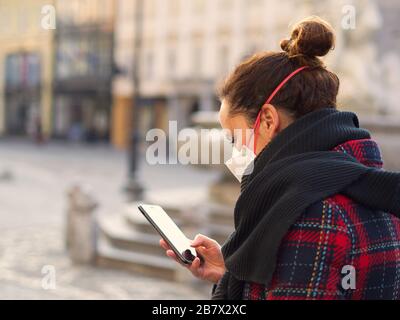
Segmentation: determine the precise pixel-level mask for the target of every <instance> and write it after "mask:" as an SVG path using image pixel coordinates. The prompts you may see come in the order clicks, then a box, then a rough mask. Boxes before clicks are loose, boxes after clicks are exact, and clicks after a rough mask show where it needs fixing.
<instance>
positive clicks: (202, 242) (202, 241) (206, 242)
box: [192, 234, 214, 247]
mask: <svg viewBox="0 0 400 320" xmlns="http://www.w3.org/2000/svg"><path fill="white" fill-rule="evenodd" d="M213 244H214V241H213V240H212V239H210V238H208V237H206V236H204V235H202V234H198V235H197V236H196V237H195V238H194V240H193V241H192V247H198V246H203V247H210V246H211V245H213Z"/></svg>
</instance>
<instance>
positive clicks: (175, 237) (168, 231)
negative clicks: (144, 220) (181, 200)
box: [141, 205, 197, 257]
mask: <svg viewBox="0 0 400 320" xmlns="http://www.w3.org/2000/svg"><path fill="white" fill-rule="evenodd" d="M141 207H142V208H143V210H144V211H145V212H146V213H147V215H148V216H149V217H150V219H151V220H152V221H153V223H154V224H155V225H157V227H158V228H159V229H160V230H161V232H162V233H163V234H164V235H165V237H166V238H167V239H168V240H169V241H170V242H171V243H172V244H173V245H174V247H175V248H176V249H177V250H178V251H179V252H180V253H181V254H182V255H183V256H186V253H185V252H187V250H189V251H190V252H191V254H192V255H193V256H195V257H196V256H197V255H196V250H195V249H194V248H192V247H191V246H190V240H189V239H188V238H187V237H186V236H185V235H184V234H183V232H182V231H181V230H180V229H179V228H178V226H177V225H176V224H175V222H174V221H173V220H172V219H171V218H170V217H169V216H168V214H167V213H166V212H165V211H164V209H163V208H161V207H160V206H156V205H142V206H141Z"/></svg>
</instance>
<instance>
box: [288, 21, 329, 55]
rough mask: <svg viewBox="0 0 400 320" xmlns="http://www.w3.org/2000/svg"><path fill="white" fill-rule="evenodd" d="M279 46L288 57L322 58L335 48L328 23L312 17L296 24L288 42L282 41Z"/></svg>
mask: <svg viewBox="0 0 400 320" xmlns="http://www.w3.org/2000/svg"><path fill="white" fill-rule="evenodd" d="M280 45H281V48H282V50H284V51H286V52H287V53H288V54H289V56H290V57H291V56H296V55H305V56H308V57H310V58H315V57H322V56H325V55H326V54H327V53H328V52H329V51H330V50H331V49H333V48H334V47H335V32H334V30H333V28H332V26H331V25H330V24H329V23H328V22H326V21H325V20H322V19H321V18H319V17H315V16H313V17H309V18H306V19H304V20H302V21H300V22H299V23H297V24H296V25H295V26H294V27H293V31H292V34H291V37H290V40H282V41H281V44H280Z"/></svg>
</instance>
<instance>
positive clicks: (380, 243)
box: [243, 139, 400, 300]
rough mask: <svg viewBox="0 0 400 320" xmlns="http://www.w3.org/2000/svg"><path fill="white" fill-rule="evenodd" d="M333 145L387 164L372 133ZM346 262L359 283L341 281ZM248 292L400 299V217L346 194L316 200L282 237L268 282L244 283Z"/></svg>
mask: <svg viewBox="0 0 400 320" xmlns="http://www.w3.org/2000/svg"><path fill="white" fill-rule="evenodd" d="M334 150H335V151H338V152H345V153H348V154H350V155H352V156H353V157H355V158H356V159H357V160H358V161H359V162H361V163H363V164H365V165H367V166H370V167H376V168H381V167H382V159H381V155H380V151H379V148H378V146H377V144H376V143H375V142H374V141H373V140H371V139H364V140H353V141H348V142H346V143H344V144H341V145H339V146H337V147H336V148H335V149H334ZM346 265H350V266H353V267H354V270H355V284H356V286H355V289H344V288H343V286H342V281H343V280H344V277H345V276H346V275H347V274H348V273H342V268H343V267H344V266H346ZM243 298H244V299H251V300H264V299H267V300H288V299H291V300H296V299H298V300H314V299H315V300H316V299H323V300H332V299H335V300H338V299H350V300H353V299H354V300H359V299H396V300H397V299H400V219H398V218H396V217H395V216H394V215H391V214H390V213H386V212H382V211H373V210H371V209H368V208H366V207H363V206H362V205H359V204H358V203H355V202H353V201H352V200H351V199H349V198H348V197H345V196H343V195H341V194H337V195H334V196H332V197H330V198H327V199H324V200H323V201H320V202H318V203H315V204H313V205H312V206H310V207H309V208H308V209H307V210H306V211H305V212H304V213H303V214H302V215H301V216H300V217H299V219H298V220H297V221H296V222H295V223H294V224H293V225H292V226H291V228H290V229H289V231H288V232H287V234H286V235H285V237H284V239H283V240H282V242H281V245H280V249H279V253H278V257H277V265H276V268H275V271H274V275H273V278H272V280H271V282H270V283H269V285H268V286H265V285H263V284H258V283H251V282H250V283H245V285H244V291H243Z"/></svg>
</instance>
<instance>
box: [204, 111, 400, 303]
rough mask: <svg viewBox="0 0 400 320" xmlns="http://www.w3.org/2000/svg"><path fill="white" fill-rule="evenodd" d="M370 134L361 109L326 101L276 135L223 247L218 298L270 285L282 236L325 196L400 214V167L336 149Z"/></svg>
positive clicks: (248, 179)
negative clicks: (371, 163)
mask: <svg viewBox="0 0 400 320" xmlns="http://www.w3.org/2000/svg"><path fill="white" fill-rule="evenodd" d="M368 138H370V134H369V132H368V131H366V130H364V129H360V128H359V122H358V118H357V116H356V115H355V114H354V113H351V112H340V111H337V110H335V109H332V108H326V109H321V110H318V111H315V112H312V113H309V114H307V115H305V116H303V117H302V118H300V119H298V120H296V121H295V122H293V123H292V124H291V125H289V126H288V127H287V128H286V129H284V130H283V131H281V132H280V133H279V134H278V135H277V136H276V137H275V138H274V139H273V141H271V143H270V144H269V145H268V146H267V147H266V148H265V149H264V150H263V151H262V152H261V153H260V154H259V155H258V157H257V158H256V159H255V161H254V170H253V172H252V173H251V174H249V175H247V176H245V177H244V179H243V181H242V186H241V187H242V188H241V189H242V192H241V194H240V196H239V198H238V200H237V203H236V206H235V210H234V221H235V231H234V232H233V233H232V234H231V236H230V237H229V239H228V240H227V241H226V242H225V244H224V245H223V247H222V253H223V256H224V259H225V265H226V268H227V270H228V271H227V272H226V273H225V275H224V276H223V277H222V279H221V280H220V281H219V283H218V285H217V286H215V287H214V290H213V296H212V299H241V298H242V294H243V284H244V282H256V283H261V284H265V285H268V284H269V282H270V280H271V278H272V274H273V272H274V270H275V264H276V258H277V252H278V249H279V245H280V243H281V240H282V239H283V237H284V235H285V234H286V233H287V231H288V229H289V228H290V226H291V225H292V224H293V223H294V222H295V221H296V220H297V219H298V217H299V216H300V215H301V214H302V213H303V212H304V211H305V210H306V208H307V207H309V206H310V205H312V204H313V203H315V202H317V201H321V200H323V199H325V198H327V197H329V196H332V195H334V194H337V193H341V194H344V195H347V196H349V197H350V198H352V199H353V200H354V201H356V202H357V203H360V204H363V205H365V206H367V207H370V208H372V209H375V210H382V211H386V212H390V213H392V214H395V215H397V216H400V173H394V172H388V171H384V170H382V169H376V168H372V167H367V166H364V165H363V164H361V163H359V162H358V161H357V160H356V159H355V158H353V157H351V156H350V155H348V154H345V153H341V152H335V151H331V150H332V149H333V148H335V147H336V146H337V145H339V144H342V143H344V142H346V141H349V140H358V139H368Z"/></svg>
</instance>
